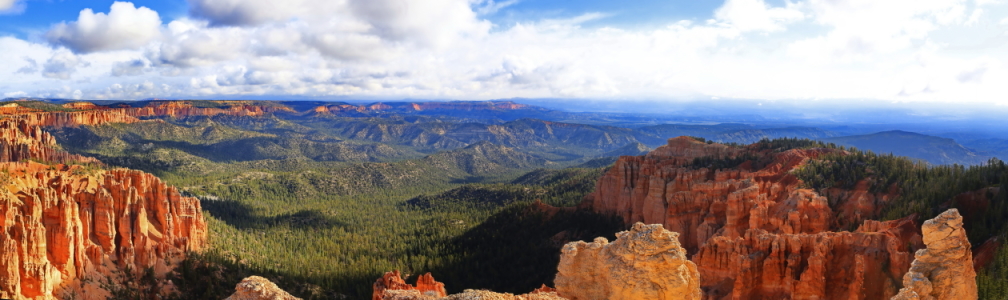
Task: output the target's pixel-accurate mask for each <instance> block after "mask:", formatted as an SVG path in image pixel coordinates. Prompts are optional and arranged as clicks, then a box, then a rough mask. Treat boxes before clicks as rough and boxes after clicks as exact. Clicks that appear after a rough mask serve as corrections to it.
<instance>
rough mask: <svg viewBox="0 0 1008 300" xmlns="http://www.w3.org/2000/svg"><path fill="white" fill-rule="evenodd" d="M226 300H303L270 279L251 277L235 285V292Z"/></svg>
mask: <svg viewBox="0 0 1008 300" xmlns="http://www.w3.org/2000/svg"><path fill="white" fill-rule="evenodd" d="M224 300H301V298H298V297H294V296H291V294H288V293H287V292H286V291H284V290H282V289H280V287H278V286H277V285H276V284H275V283H273V282H271V281H269V279H266V278H262V277H259V276H249V277H247V278H245V279H242V281H241V282H239V283H238V285H235V292H234V294H231V296H230V297H227V298H226V299H224Z"/></svg>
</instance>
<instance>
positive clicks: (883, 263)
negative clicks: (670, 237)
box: [558, 137, 923, 299]
mask: <svg viewBox="0 0 1008 300" xmlns="http://www.w3.org/2000/svg"><path fill="white" fill-rule="evenodd" d="M838 151H839V150H831V149H793V150H787V151H783V152H774V151H771V150H768V149H761V148H759V145H758V144H756V145H751V146H748V147H744V148H738V147H729V146H726V145H720V144H707V143H703V142H700V141H698V140H695V139H692V138H688V137H679V138H673V139H670V140H669V142H668V144H667V145H665V146H662V147H659V148H658V149H655V150H654V151H652V152H651V153H648V154H647V155H645V156H637V157H632V156H626V157H621V158H620V160H619V161H617V162H616V164H615V165H614V166H613V167H612V168H611V169H610V170H609V171H608V172H607V173H606V174H605V175H603V176H602V178H601V179H600V180H599V181H598V183H597V185H596V189H595V191H594V192H593V193H592V194H590V195H589V196H587V197H586V199H585V203H583V204H582V206H583V207H588V208H590V209H592V210H593V211H596V212H600V213H606V214H612V215H617V216H620V217H622V218H623V220H624V221H625V222H626V223H627V224H631V223H634V222H644V223H649V224H662V225H664V227H665V228H666V229H668V230H670V231H674V232H678V233H679V242H680V243H681V244H682V246H683V248H685V249H686V251H687V253H689V254H690V255H692V261H693V262H694V263H695V264H696V266H697V269H698V270H699V272H700V280H701V282H700V285H701V287H702V288H703V290H704V293H705V295H706V297H707V298H710V299H721V298H725V297H731V298H734V299H758V298H768V299H776V298H793V299H803V298H804V299H815V298H818V299H840V298H843V299H885V298H889V297H891V296H893V295H895V294H896V293H897V291H898V290H899V288H900V287H902V284H901V280H900V278H902V276H903V274H904V273H906V271H907V270H909V268H910V262H911V261H913V251H914V250H916V249H919V248H922V247H923V243H922V242H921V237H920V234H919V232H918V231H917V227H916V225H915V224H914V222H913V218H912V217H911V218H906V219H902V220H895V221H888V222H876V221H870V220H869V219H872V218H876V217H877V216H878V215H880V213H881V208H882V207H883V206H884V205H885V203H886V202H888V201H890V200H891V199H893V198H894V197H895V196H896V195H894V194H893V193H885V194H875V193H870V192H868V190H869V186H868V185H867V183H866V182H859V183H858V184H857V185H856V187H855V189H854V190H830V191H827V195H820V194H818V193H816V192H815V191H813V190H810V189H803V188H802V187H801V181H800V180H798V178H797V177H795V176H794V175H792V174H791V173H790V171H791V170H794V169H795V168H797V167H800V166H801V165H802V164H804V163H805V162H806V161H807V160H808V159H810V158H816V157H819V156H821V155H823V154H826V153H831V152H838ZM747 157H748V158H753V159H747V160H748V161H747V162H744V163H743V162H742V161H743V160H742V159H738V158H747ZM698 158H700V159H698ZM718 160H721V161H728V160H732V161H737V162H740V163H741V165H738V166H737V167H734V166H733V167H729V168H722V169H714V168H707V166H708V165H705V164H704V162H705V161H707V162H710V163H709V165H710V166H713V165H714V162H716V161H718ZM698 164H699V165H698ZM722 167H723V166H722ZM830 203H834V204H835V205H832V206H831V205H830ZM849 228H857V230H855V231H842V230H844V229H849ZM827 283H829V284H827ZM558 286H559V284H558ZM560 294H561V295H562V296H566V295H565V294H564V293H563V290H561V293H560Z"/></svg>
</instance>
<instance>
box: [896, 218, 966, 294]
mask: <svg viewBox="0 0 1008 300" xmlns="http://www.w3.org/2000/svg"><path fill="white" fill-rule="evenodd" d="M921 230H922V231H923V232H924V244H926V245H927V248H925V249H921V250H918V251H917V256H916V258H915V259H914V261H913V264H912V266H911V267H910V271H909V272H907V273H906V275H904V276H903V286H904V287H903V289H901V290H900V291H899V294H898V295H896V296H895V297H893V298H892V299H894V300H909V299H921V300H953V299H976V298H977V285H976V273H975V272H974V271H973V255H972V253H971V252H970V243H969V239H967V238H966V230H964V229H963V223H962V216H960V215H959V211H958V210H956V209H950V210H948V211H945V212H944V213H942V214H940V215H938V216H937V217H935V218H934V219H931V220H927V221H925V222H924V225H923V226H922V228H921Z"/></svg>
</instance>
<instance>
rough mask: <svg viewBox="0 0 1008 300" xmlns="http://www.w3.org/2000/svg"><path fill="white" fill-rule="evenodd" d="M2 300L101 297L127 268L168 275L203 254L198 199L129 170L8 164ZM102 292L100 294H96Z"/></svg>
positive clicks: (2, 200)
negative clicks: (189, 254)
mask: <svg viewBox="0 0 1008 300" xmlns="http://www.w3.org/2000/svg"><path fill="white" fill-rule="evenodd" d="M0 170H3V171H4V172H5V173H6V174H7V177H6V178H5V179H4V180H3V185H4V187H5V188H4V189H3V190H0V249H2V251H0V253H2V255H0V298H13V299H54V298H64V297H67V296H70V295H73V294H77V295H78V297H80V296H84V294H88V296H89V297H91V296H94V297H97V298H101V296H100V295H96V292H95V291H98V290H99V289H98V288H97V287H98V286H99V284H98V280H103V279H104V278H105V277H106V276H112V275H114V274H115V273H116V272H119V271H121V270H125V269H127V268H128V269H131V270H144V269H146V268H154V270H155V271H156V272H157V273H158V274H164V273H165V272H167V271H168V270H169V268H168V267H169V266H170V265H171V263H172V262H173V260H176V259H179V258H181V256H182V255H184V254H185V252H186V251H195V250H200V249H202V248H203V247H204V244H205V241H206V234H207V228H206V222H205V221H204V220H203V215H202V212H201V209H200V203H199V201H198V200H196V199H195V198H190V197H182V196H180V195H179V193H178V191H177V190H176V189H175V188H173V187H169V186H166V185H165V184H164V183H162V182H161V181H160V180H159V179H157V178H156V177H154V175H151V174H147V173H144V172H139V171H132V170H126V169H115V170H110V171H101V170H87V169H85V168H84V167H81V166H64V165H44V164H39V163H34V162H26V163H2V164H0ZM98 293H100V292H98Z"/></svg>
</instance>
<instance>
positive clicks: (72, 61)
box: [42, 51, 89, 80]
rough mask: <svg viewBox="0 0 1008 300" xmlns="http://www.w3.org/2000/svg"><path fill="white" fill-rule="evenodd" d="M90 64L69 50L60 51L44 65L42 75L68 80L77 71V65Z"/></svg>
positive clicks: (85, 65)
mask: <svg viewBox="0 0 1008 300" xmlns="http://www.w3.org/2000/svg"><path fill="white" fill-rule="evenodd" d="M88 65H89V64H88V63H87V62H84V61H82V60H81V59H80V57H77V55H74V54H73V53H70V52H69V51H58V52H56V53H55V54H53V56H52V57H50V58H49V60H48V61H46V62H45V64H43V65H42V76H44V77H46V78H56V79H63V80H67V79H70V75H72V74H73V73H74V72H77V67H80V66H83V67H87V66H88Z"/></svg>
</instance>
